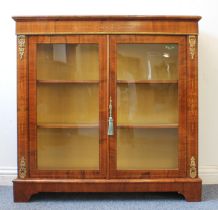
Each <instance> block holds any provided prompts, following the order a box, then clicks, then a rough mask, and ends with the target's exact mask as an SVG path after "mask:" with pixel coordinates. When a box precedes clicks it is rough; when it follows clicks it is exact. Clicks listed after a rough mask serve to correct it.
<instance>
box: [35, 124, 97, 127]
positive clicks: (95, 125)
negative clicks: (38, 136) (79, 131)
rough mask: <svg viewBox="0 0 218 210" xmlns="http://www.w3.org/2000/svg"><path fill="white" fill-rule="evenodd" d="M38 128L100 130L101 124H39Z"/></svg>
mask: <svg viewBox="0 0 218 210" xmlns="http://www.w3.org/2000/svg"><path fill="white" fill-rule="evenodd" d="M37 127H38V128H98V127H99V124H97V123H96V124H94V123H93V124H63V123H38V125H37Z"/></svg>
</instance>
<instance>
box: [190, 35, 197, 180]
mask: <svg viewBox="0 0 218 210" xmlns="http://www.w3.org/2000/svg"><path fill="white" fill-rule="evenodd" d="M187 153H188V155H187V168H188V170H187V176H188V177H191V178H196V177H197V176H198V164H197V163H198V49H197V36H191V35H190V36H187Z"/></svg>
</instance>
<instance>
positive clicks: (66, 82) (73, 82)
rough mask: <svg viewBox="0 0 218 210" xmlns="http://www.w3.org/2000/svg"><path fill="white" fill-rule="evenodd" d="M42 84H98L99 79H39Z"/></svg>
mask: <svg viewBox="0 0 218 210" xmlns="http://www.w3.org/2000/svg"><path fill="white" fill-rule="evenodd" d="M37 83H40V84H98V83H99V80H37Z"/></svg>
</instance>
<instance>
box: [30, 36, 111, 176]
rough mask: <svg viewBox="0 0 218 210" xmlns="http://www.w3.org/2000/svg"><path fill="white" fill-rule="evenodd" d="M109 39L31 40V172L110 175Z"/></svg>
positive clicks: (58, 174) (68, 38)
mask: <svg viewBox="0 0 218 210" xmlns="http://www.w3.org/2000/svg"><path fill="white" fill-rule="evenodd" d="M106 46H107V45H106V39H105V36H101V35H87V36H86V35H75V36H32V37H30V41H29V51H30V53H29V55H30V56H29V86H30V92H29V103H30V104H29V105H30V106H29V107H30V115H29V121H30V176H31V177H48V178H49V177H52V178H58V177H61V178H64V177H65V178H104V177H105V176H106V155H107V153H106V139H107V122H106V117H107V114H106V113H105V112H106V111H107V104H106V100H107V98H106V95H105V91H106V89H107V84H106V74H107V73H106V52H107V50H106Z"/></svg>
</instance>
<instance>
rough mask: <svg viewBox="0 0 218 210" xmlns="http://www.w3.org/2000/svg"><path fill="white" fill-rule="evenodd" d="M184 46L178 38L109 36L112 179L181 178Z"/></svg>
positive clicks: (184, 171)
mask: <svg viewBox="0 0 218 210" xmlns="http://www.w3.org/2000/svg"><path fill="white" fill-rule="evenodd" d="M185 47H186V41H185V37H182V36H145V35H117V36H116V35H114V36H111V38H110V95H111V100H112V101H111V102H112V112H113V113H112V115H113V122H114V134H113V135H110V137H109V142H110V177H111V178H157V177H160V178H161V177H183V176H185V174H186V152H185V150H186V148H185V146H186V63H185V58H186V51H185Z"/></svg>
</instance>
